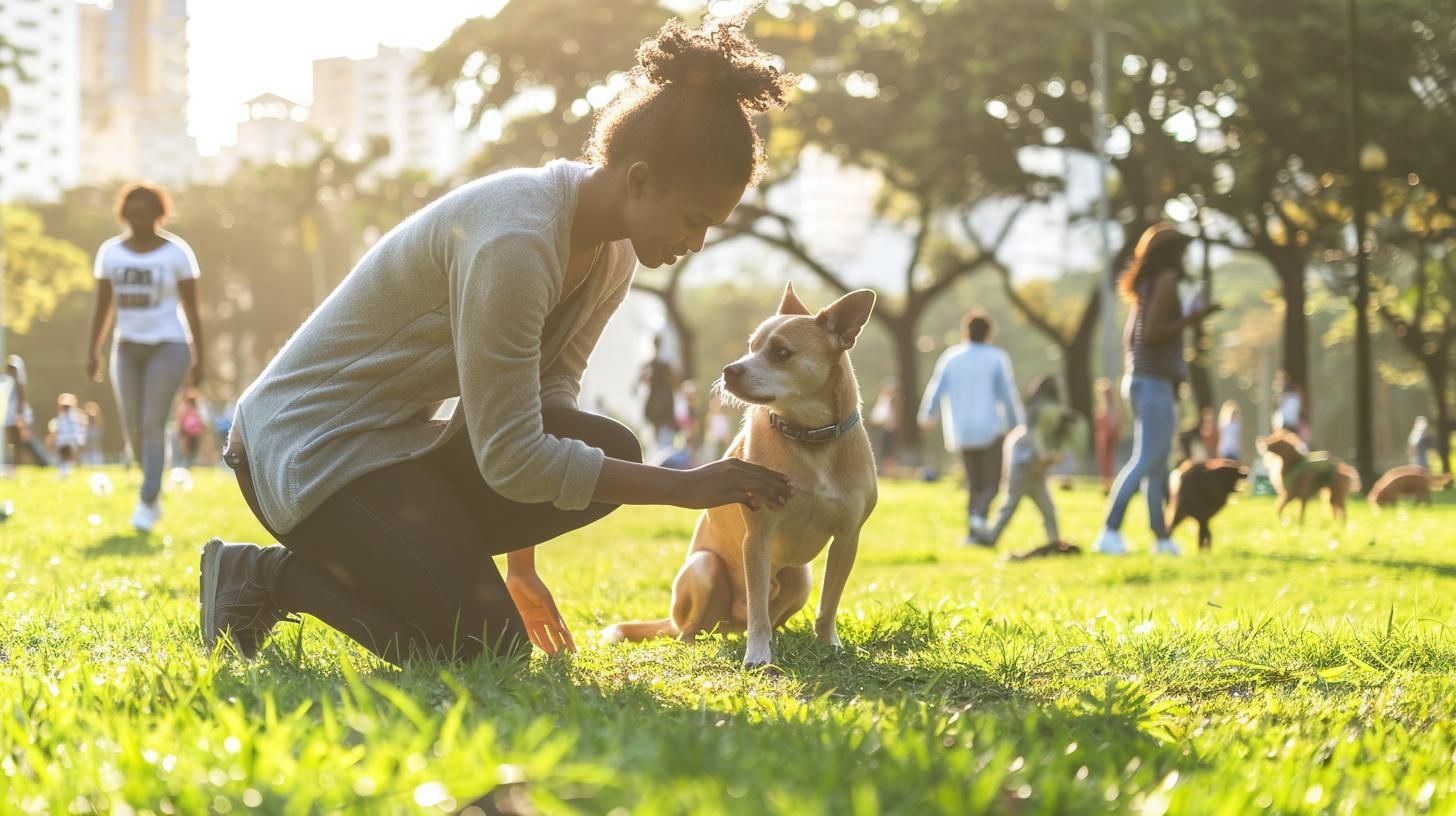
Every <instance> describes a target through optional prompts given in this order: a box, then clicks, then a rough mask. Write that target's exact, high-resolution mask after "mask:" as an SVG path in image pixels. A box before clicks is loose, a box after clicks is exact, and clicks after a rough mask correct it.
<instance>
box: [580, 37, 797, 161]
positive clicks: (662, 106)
mask: <svg viewBox="0 0 1456 816" xmlns="http://www.w3.org/2000/svg"><path fill="white" fill-rule="evenodd" d="M750 12H751V9H750V11H746V12H744V13H742V14H740V15H738V16H736V17H733V18H729V19H721V20H709V21H707V22H705V23H704V25H703V26H702V27H701V28H689V27H688V26H687V25H686V24H685V23H683V22H682V21H681V20H676V19H674V20H669V21H668V22H667V24H666V25H664V26H663V27H662V29H661V30H660V31H658V32H657V36H655V37H653V38H652V39H649V40H646V41H644V42H643V43H642V45H641V46H640V47H638V49H637V67H636V68H634V69H632V72H631V74H630V75H629V80H628V83H627V86H626V87H625V88H623V89H622V91H621V93H619V94H617V96H616V97H615V98H614V99H613V100H612V101H611V102H610V103H608V104H607V105H606V106H605V107H604V108H602V110H601V111H600V112H598V114H597V118H596V121H595V123H594V126H593V128H592V135H591V138H590V139H589V140H588V142H587V146H586V158H587V160H588V161H590V162H591V163H592V164H595V165H598V166H602V167H605V166H607V165H612V164H619V163H623V162H628V163H630V162H633V161H639V160H645V161H647V162H649V163H650V164H651V165H652V166H653V168H655V169H657V170H659V171H660V172H662V173H663V174H664V175H665V176H666V177H667V178H669V179H674V180H677V179H681V178H683V177H688V178H691V179H692V180H693V181H694V182H707V183H725V184H731V183H738V184H744V185H753V184H756V183H757V182H758V181H759V179H761V178H762V176H763V172H764V168H765V160H764V149H763V140H762V139H761V138H759V135H758V131H757V130H755V128H754V126H753V121H752V117H753V115H754V114H756V113H763V112H765V111H770V110H775V109H778V108H782V107H783V106H784V104H785V102H786V99H787V97H788V94H789V91H790V89H792V88H793V87H794V85H795V83H796V81H797V79H796V78H795V77H794V76H793V75H792V74H787V73H784V72H783V71H781V70H779V68H778V67H777V66H776V65H775V63H776V61H777V60H776V59H775V58H774V57H773V56H772V55H770V54H766V53H764V52H763V51H761V50H759V48H758V46H757V45H755V44H754V43H753V41H752V40H751V39H749V38H748V37H747V36H746V35H745V34H744V33H743V27H744V25H745V23H746V22H747V17H748V14H749V13H750Z"/></svg>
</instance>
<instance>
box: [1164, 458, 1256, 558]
mask: <svg viewBox="0 0 1456 816" xmlns="http://www.w3.org/2000/svg"><path fill="white" fill-rule="evenodd" d="M1174 475H1175V477H1176V481H1175V482H1174V483H1173V489H1172V500H1171V501H1170V502H1169V503H1168V535H1169V537H1171V536H1172V535H1173V531H1174V530H1176V529H1177V528H1178V525H1179V524H1180V523H1182V521H1183V520H1184V519H1193V520H1194V521H1196V522H1198V549H1200V550H1211V549H1213V528H1212V526H1211V525H1210V523H1209V522H1211V521H1212V520H1213V517H1214V516H1216V515H1218V511H1220V510H1222V509H1223V507H1224V505H1225V504H1228V500H1229V497H1230V496H1232V495H1233V494H1234V493H1235V492H1237V491H1238V489H1239V482H1241V481H1242V480H1243V479H1244V478H1245V477H1247V476H1248V475H1249V469H1248V468H1247V467H1245V466H1243V465H1241V464H1239V463H1238V462H1235V461H1234V460H1232V459H1206V460H1204V461H1202V462H1191V461H1190V462H1184V463H1183V464H1182V465H1180V466H1179V467H1178V469H1177V470H1176V471H1174Z"/></svg>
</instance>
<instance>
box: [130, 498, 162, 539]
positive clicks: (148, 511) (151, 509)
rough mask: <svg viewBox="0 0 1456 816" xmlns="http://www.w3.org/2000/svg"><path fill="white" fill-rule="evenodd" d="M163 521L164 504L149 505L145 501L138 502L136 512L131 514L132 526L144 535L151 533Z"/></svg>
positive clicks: (153, 503) (154, 503)
mask: <svg viewBox="0 0 1456 816" xmlns="http://www.w3.org/2000/svg"><path fill="white" fill-rule="evenodd" d="M161 520H162V503H161V502H152V503H151V504H147V503H146V502H144V501H139V502H137V506H136V510H134V511H133V512H132V514H131V526H133V527H135V528H137V530H139V531H141V532H143V533H149V532H151V531H152V528H153V527H155V526H157V522H159V521H161Z"/></svg>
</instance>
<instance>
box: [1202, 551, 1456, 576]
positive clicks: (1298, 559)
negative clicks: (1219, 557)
mask: <svg viewBox="0 0 1456 816" xmlns="http://www.w3.org/2000/svg"><path fill="white" fill-rule="evenodd" d="M1378 547H1379V545H1378V544H1376V545H1375V546H1374V547H1372V548H1371V551H1372V552H1379V549H1378ZM1227 555H1229V556H1233V557H1235V558H1240V559H1245V560H1249V561H1279V562H1283V563H1298V564H1320V563H1325V562H1326V560H1327V559H1324V558H1321V557H1319V556H1316V555H1303V554H1297V553H1282V552H1258V551H1252V550H1233V551H1230V552H1228V553H1227ZM1340 563H1342V564H1355V565H1359V566H1365V567H1378V568H1382V569H1393V570H1407V571H1412V572H1429V573H1432V574H1434V575H1437V576H1440V577H1442V578H1456V564H1452V563H1443V562H1437V561H1414V560H1411V559H1408V558H1372V557H1369V556H1360V555H1356V556H1347V557H1344V558H1341V559H1340Z"/></svg>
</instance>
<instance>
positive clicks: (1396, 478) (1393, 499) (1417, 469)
mask: <svg viewBox="0 0 1456 816" xmlns="http://www.w3.org/2000/svg"><path fill="white" fill-rule="evenodd" d="M1450 483H1451V474H1449V473H1444V474H1442V475H1440V476H1436V475H1434V474H1432V473H1431V472H1430V471H1429V470H1426V469H1425V468H1423V467H1421V466H1420V465H1401V466H1400V467H1394V468H1391V469H1390V470H1387V471H1385V475H1384V476H1381V477H1380V478H1379V479H1378V480H1377V481H1376V482H1375V486H1374V487H1372V488H1370V492H1369V493H1368V494H1367V495H1366V496H1365V500H1366V501H1368V502H1370V508H1371V509H1372V510H1379V509H1380V508H1382V507H1389V506H1393V505H1395V504H1396V503H1397V502H1399V501H1400V500H1401V499H1402V498H1407V499H1410V500H1411V501H1412V502H1413V503H1415V504H1425V505H1429V504H1430V503H1431V491H1432V490H1440V489H1441V488H1443V487H1445V486H1446V485H1448V484H1450Z"/></svg>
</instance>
